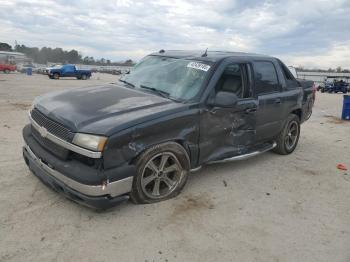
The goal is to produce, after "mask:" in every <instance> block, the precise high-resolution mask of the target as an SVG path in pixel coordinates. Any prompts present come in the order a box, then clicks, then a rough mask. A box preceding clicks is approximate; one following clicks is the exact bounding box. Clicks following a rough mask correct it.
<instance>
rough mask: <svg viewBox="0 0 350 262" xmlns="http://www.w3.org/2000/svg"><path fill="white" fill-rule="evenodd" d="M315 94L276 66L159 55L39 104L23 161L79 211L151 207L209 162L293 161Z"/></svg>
mask: <svg viewBox="0 0 350 262" xmlns="http://www.w3.org/2000/svg"><path fill="white" fill-rule="evenodd" d="M314 91H315V90H314V89H313V82H312V81H302V80H300V81H298V80H296V79H295V78H294V76H293V75H292V74H291V73H290V71H289V70H288V68H287V67H286V66H285V65H284V64H283V63H282V62H281V61H280V60H279V59H277V58H273V57H269V56H262V55H255V54H245V53H231V52H206V53H204V54H201V53H200V52H187V51H164V50H161V51H160V52H159V53H153V54H151V55H149V56H147V57H145V58H144V59H143V60H142V61H141V62H140V63H139V64H137V65H136V66H135V67H134V68H133V69H132V70H131V72H130V73H129V74H127V75H124V76H123V77H122V78H121V79H120V81H119V82H118V83H114V84H106V85H105V86H102V87H101V86H100V87H90V88H81V89H75V90H69V91H63V92H59V93H57V92H56V93H52V94H48V95H44V96H41V97H39V98H37V99H36V100H35V101H34V103H33V106H32V109H31V111H30V114H29V119H30V124H28V125H26V126H25V127H24V129H23V137H24V141H25V146H24V147H23V156H24V159H25V162H26V163H27V165H28V166H29V168H30V170H32V172H33V174H34V175H36V176H37V177H39V178H40V179H41V180H42V181H43V182H44V183H45V184H47V185H48V186H50V187H51V188H53V189H55V190H57V191H59V192H62V193H64V194H65V195H66V196H67V197H69V198H71V199H73V200H75V201H77V202H80V203H83V204H85V205H88V206H93V207H97V208H108V207H110V206H112V205H115V204H116V203H118V202H120V201H122V200H125V199H128V198H129V197H131V199H132V200H133V201H134V202H135V203H154V202H158V201H162V200H165V199H169V198H171V197H174V196H176V195H177V194H179V193H180V191H181V190H182V188H183V187H184V185H185V184H186V181H187V178H188V174H189V172H191V171H195V170H198V169H199V168H201V167H202V166H204V165H206V164H209V163H217V162H227V161H236V160H242V159H246V158H248V157H252V156H255V155H258V154H261V153H264V152H266V151H269V150H273V151H274V152H276V153H278V154H281V155H288V154H290V153H292V152H293V151H294V150H295V148H296V146H297V144H298V141H299V135H300V124H301V123H303V122H304V121H305V120H306V119H307V118H308V117H310V114H311V112H312V105H313V101H314ZM261 179H264V178H263V177H262V178H261Z"/></svg>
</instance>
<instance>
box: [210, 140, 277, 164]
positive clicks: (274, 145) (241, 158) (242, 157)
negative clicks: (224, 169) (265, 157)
mask: <svg viewBox="0 0 350 262" xmlns="http://www.w3.org/2000/svg"><path fill="white" fill-rule="evenodd" d="M276 146H277V143H276V142H274V143H273V144H271V145H270V146H269V147H265V148H262V149H261V150H257V151H254V152H251V153H248V154H244V155H238V156H234V157H230V158H225V159H221V160H215V161H211V162H209V163H208V164H216V163H226V162H232V161H240V160H245V159H247V158H251V157H253V156H257V155H260V154H262V153H265V152H267V151H270V150H271V149H274V148H275V147H276Z"/></svg>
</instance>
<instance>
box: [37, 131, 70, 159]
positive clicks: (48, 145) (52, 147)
mask: <svg viewBox="0 0 350 262" xmlns="http://www.w3.org/2000/svg"><path fill="white" fill-rule="evenodd" d="M32 135H33V137H34V138H35V140H36V141H37V142H38V143H39V144H40V145H41V146H42V147H43V148H45V149H46V150H48V151H49V152H51V153H52V154H54V155H55V156H57V157H59V158H60V159H62V160H66V159H67V158H68V155H69V150H68V149H65V148H63V147H61V146H59V145H57V144H55V143H54V142H52V141H50V140H48V139H47V138H44V137H42V136H41V135H40V133H39V132H38V131H37V130H36V129H35V128H34V127H32Z"/></svg>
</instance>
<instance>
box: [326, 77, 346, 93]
mask: <svg viewBox="0 0 350 262" xmlns="http://www.w3.org/2000/svg"><path fill="white" fill-rule="evenodd" d="M348 90H349V84H348V83H346V82H345V81H343V80H340V81H337V80H334V81H333V82H329V81H325V85H324V87H323V88H322V89H321V92H322V93H324V92H328V93H339V92H342V93H344V94H346V93H347V92H348Z"/></svg>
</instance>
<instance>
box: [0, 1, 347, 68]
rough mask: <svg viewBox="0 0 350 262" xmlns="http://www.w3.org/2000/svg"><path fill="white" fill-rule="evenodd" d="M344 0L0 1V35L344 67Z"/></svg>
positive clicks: (135, 52) (104, 49)
mask: <svg viewBox="0 0 350 262" xmlns="http://www.w3.org/2000/svg"><path fill="white" fill-rule="evenodd" d="M349 13H350V3H349V1H346V0H333V1H326V0H305V1H295V0H286V1H278V0H276V1H273V0H266V1H258V0H247V1H238V0H216V1H214V0H192V1H185V0H172V1H166V0H150V1H137V0H136V1H131V0H114V1H108V0H106V1H103V2H100V1H92V0H91V1H89V0H80V1H70V0H60V1H59V0H56V1H53V0H47V1H39V0H32V1H25V0H12V1H0V24H1V27H0V38H1V39H0V41H2V42H10V43H11V44H13V43H14V41H15V40H17V41H18V42H19V43H23V44H26V45H28V46H39V47H42V46H51V47H56V46H59V47H63V48H68V49H69V48H75V49H77V50H80V51H82V52H83V55H89V56H91V55H92V56H95V57H105V58H111V59H113V60H121V59H127V58H132V59H140V58H141V57H142V56H144V55H145V54H147V53H149V52H153V51H157V50H159V49H187V50H189V49H192V50H193V49H203V50H204V49H205V48H207V47H208V48H209V49H210V50H229V51H251V52H256V53H264V54H269V55H275V56H278V57H281V58H282V59H285V61H286V62H287V63H297V64H302V63H305V65H307V66H311V67H325V68H328V67H336V66H338V65H340V66H342V67H348V68H349V67H350V65H349V62H348V61H349V60H347V59H344V57H349V48H347V46H348V45H349V42H350V26H349V25H350V16H349V15H348V14H349Z"/></svg>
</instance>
